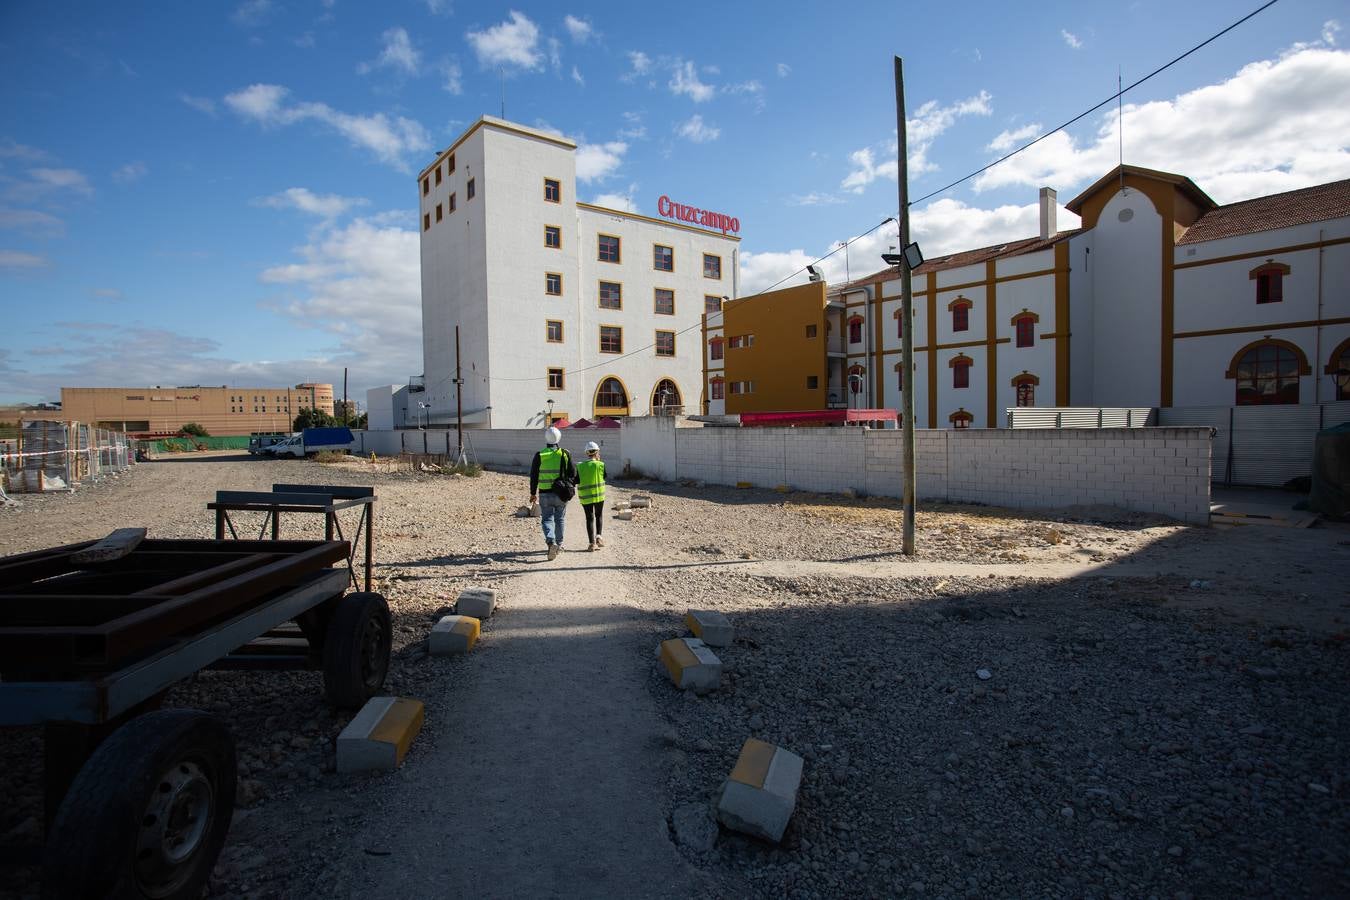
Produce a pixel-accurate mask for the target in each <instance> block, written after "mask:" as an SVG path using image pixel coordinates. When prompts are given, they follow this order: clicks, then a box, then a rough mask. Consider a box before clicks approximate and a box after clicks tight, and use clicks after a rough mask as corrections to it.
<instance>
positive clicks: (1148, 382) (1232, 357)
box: [751, 166, 1350, 428]
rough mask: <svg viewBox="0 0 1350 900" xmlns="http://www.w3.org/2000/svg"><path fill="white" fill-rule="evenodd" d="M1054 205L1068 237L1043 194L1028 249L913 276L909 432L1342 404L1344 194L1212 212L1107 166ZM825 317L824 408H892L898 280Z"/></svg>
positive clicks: (1348, 373)
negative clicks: (1021, 410)
mask: <svg viewBox="0 0 1350 900" xmlns="http://www.w3.org/2000/svg"><path fill="white" fill-rule="evenodd" d="M1067 207H1068V209H1069V210H1071V211H1072V212H1074V213H1076V214H1078V215H1079V216H1081V218H1082V227H1081V228H1079V229H1075V230H1073V231H1057V230H1056V227H1055V209H1056V206H1055V195H1054V191H1051V190H1050V189H1048V188H1045V189H1042V191H1041V233H1040V234H1039V235H1037V236H1036V237H1032V238H1027V239H1025V240H1020V241H1013V242H1009V243H1007V244H1002V245H999V246H994V247H985V248H981V249H976V250H969V251H963V252H960V253H954V254H950V255H948V256H944V257H941V258H937V259H931V260H929V261H927V262H925V263H924V264H923V265H922V266H920V267H919V268H918V269H917V270H916V272H915V276H914V321H913V323H912V327H913V329H914V351H915V353H914V368H915V371H914V373H913V377H914V378H915V419H916V424H918V425H919V426H920V427H924V426H926V427H930V428H947V427H955V428H968V427H977V428H981V427H988V428H996V427H1000V426H1002V425H1005V424H1006V423H1007V416H1006V410H1007V409H1009V408H1016V407H1019V406H1059V407H1067V406H1077V407H1157V408H1161V409H1167V408H1170V407H1195V406H1246V405H1274V404H1305V405H1306V404H1318V403H1331V402H1335V401H1338V400H1350V181H1338V182H1332V183H1330V184H1324V185H1318V186H1315V187H1310V188H1305V189H1302V190H1297V191H1290V192H1287V193H1283V194H1275V195H1271V196H1266V197H1258V198H1255V199H1252V200H1246V201H1242V202H1239V203H1232V204H1227V205H1224V206H1220V205H1219V204H1217V203H1215V202H1214V201H1213V200H1211V199H1210V198H1209V197H1208V196H1207V195H1206V194H1205V193H1204V191H1202V190H1201V189H1200V187H1198V186H1197V185H1196V184H1195V183H1194V182H1192V181H1191V180H1190V179H1189V178H1186V177H1184V176H1180V175H1173V174H1169V173H1166V172H1158V171H1153V170H1150V169H1142V168H1139V167H1136V166H1121V167H1118V168H1117V169H1116V170H1114V171H1112V172H1110V173H1108V174H1107V175H1106V176H1104V177H1103V178H1102V179H1101V180H1099V181H1098V182H1097V183H1095V184H1093V185H1092V186H1091V187H1089V188H1088V189H1087V190H1085V191H1084V192H1083V193H1081V194H1080V195H1079V196H1078V197H1076V198H1074V199H1073V200H1071V201H1070V202H1069V203H1068V204H1067ZM751 302H753V301H751ZM828 312H829V316H828V317H827V322H828V324H829V331H830V337H831V341H832V344H831V350H832V351H833V352H831V354H830V356H831V360H830V365H831V368H830V371H829V373H828V374H829V378H828V382H829V385H830V387H831V389H832V390H834V391H837V392H838V393H839V394H840V396H838V397H831V398H829V399H831V400H835V401H836V402H838V401H843V402H844V403H847V405H850V406H860V407H890V408H895V409H898V408H899V407H900V406H901V399H900V397H901V387H900V386H901V382H902V373H901V371H900V354H901V350H900V343H901V339H900V333H901V329H902V324H901V322H900V281H899V279H898V277H897V273H896V272H895V271H893V270H886V271H882V272H878V273H877V274H875V275H872V276H868V277H866V278H862V279H858V280H856V281H854V282H852V283H851V284H848V285H844V286H842V287H840V288H838V289H835V290H834V291H832V292H831V295H830V306H829V310H828ZM849 375H860V376H862V377H861V378H856V379H852V380H850V379H849V377H848V376H849ZM845 386H847V387H845Z"/></svg>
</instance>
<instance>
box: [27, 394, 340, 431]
mask: <svg viewBox="0 0 1350 900" xmlns="http://www.w3.org/2000/svg"><path fill="white" fill-rule="evenodd" d="M302 409H317V410H319V411H321V412H325V413H327V414H329V415H332V414H333V386H332V385H331V384H316V383H305V384H297V385H296V386H295V387H228V386H225V385H222V386H220V387H202V386H200V385H186V386H183V387H167V388H166V387H134V388H125V387H116V388H68V387H63V388H61V412H60V413H59V416H60V418H61V419H63V420H67V421H72V422H87V423H89V424H92V425H97V426H98V427H100V428H109V429H113V430H115V431H127V432H132V433H135V434H144V435H170V434H177V433H178V431H179V430H180V429H182V427H183V426H184V425H186V424H188V423H189V422H196V423H197V424H198V425H201V426H202V427H203V428H205V429H206V430H207V432H208V433H210V434H212V435H216V436H225V435H242V434H252V433H253V432H256V431H264V432H265V431H290V430H291V423H292V422H293V421H294V420H295V416H296V415H297V414H298V413H299V412H300V410H302ZM51 416H52V414H51V413H48V414H46V415H45V416H42V417H44V418H51ZM25 418H39V416H38V415H31V414H30V415H27V416H25Z"/></svg>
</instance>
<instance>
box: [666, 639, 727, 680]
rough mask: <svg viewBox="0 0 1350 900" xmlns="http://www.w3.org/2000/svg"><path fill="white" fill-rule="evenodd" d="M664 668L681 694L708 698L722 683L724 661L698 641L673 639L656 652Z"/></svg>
mask: <svg viewBox="0 0 1350 900" xmlns="http://www.w3.org/2000/svg"><path fill="white" fill-rule="evenodd" d="M657 653H658V655H659V657H660V660H661V665H663V666H665V669H666V673H667V674H668V675H669V676H670V680H671V681H672V682H673V683H674V685H675V686H676V687H677V688H679V689H680V690H692V691H694V693H697V694H705V693H707V692H708V691H712V690H716V689H717V687H718V685H720V684H721V683H722V661H721V660H720V659H718V658H717V655H716V654H715V653H713V652H712V651H711V650H709V649H708V646H707V645H706V644H704V643H703V641H701V640H699V639H698V638H671V639H670V640H668V641H662V642H661V646H660V647H658V648H657Z"/></svg>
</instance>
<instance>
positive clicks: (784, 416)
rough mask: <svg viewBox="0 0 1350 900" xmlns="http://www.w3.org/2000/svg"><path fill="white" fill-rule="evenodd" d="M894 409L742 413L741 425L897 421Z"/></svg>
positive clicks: (755, 426)
mask: <svg viewBox="0 0 1350 900" xmlns="http://www.w3.org/2000/svg"><path fill="white" fill-rule="evenodd" d="M898 418H899V415H898V414H897V413H896V411H895V410H893V409H800V410H790V411H786V412H756V413H748V412H747V413H741V425H742V426H745V427H749V428H768V427H775V426H778V427H781V426H786V425H846V424H848V423H849V422H895V421H897V420H898Z"/></svg>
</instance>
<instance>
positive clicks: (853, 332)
mask: <svg viewBox="0 0 1350 900" xmlns="http://www.w3.org/2000/svg"><path fill="white" fill-rule="evenodd" d="M862 328H863V320H862V316H854V317H853V318H851V319H849V320H848V342H849V343H850V344H861V343H862Z"/></svg>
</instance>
